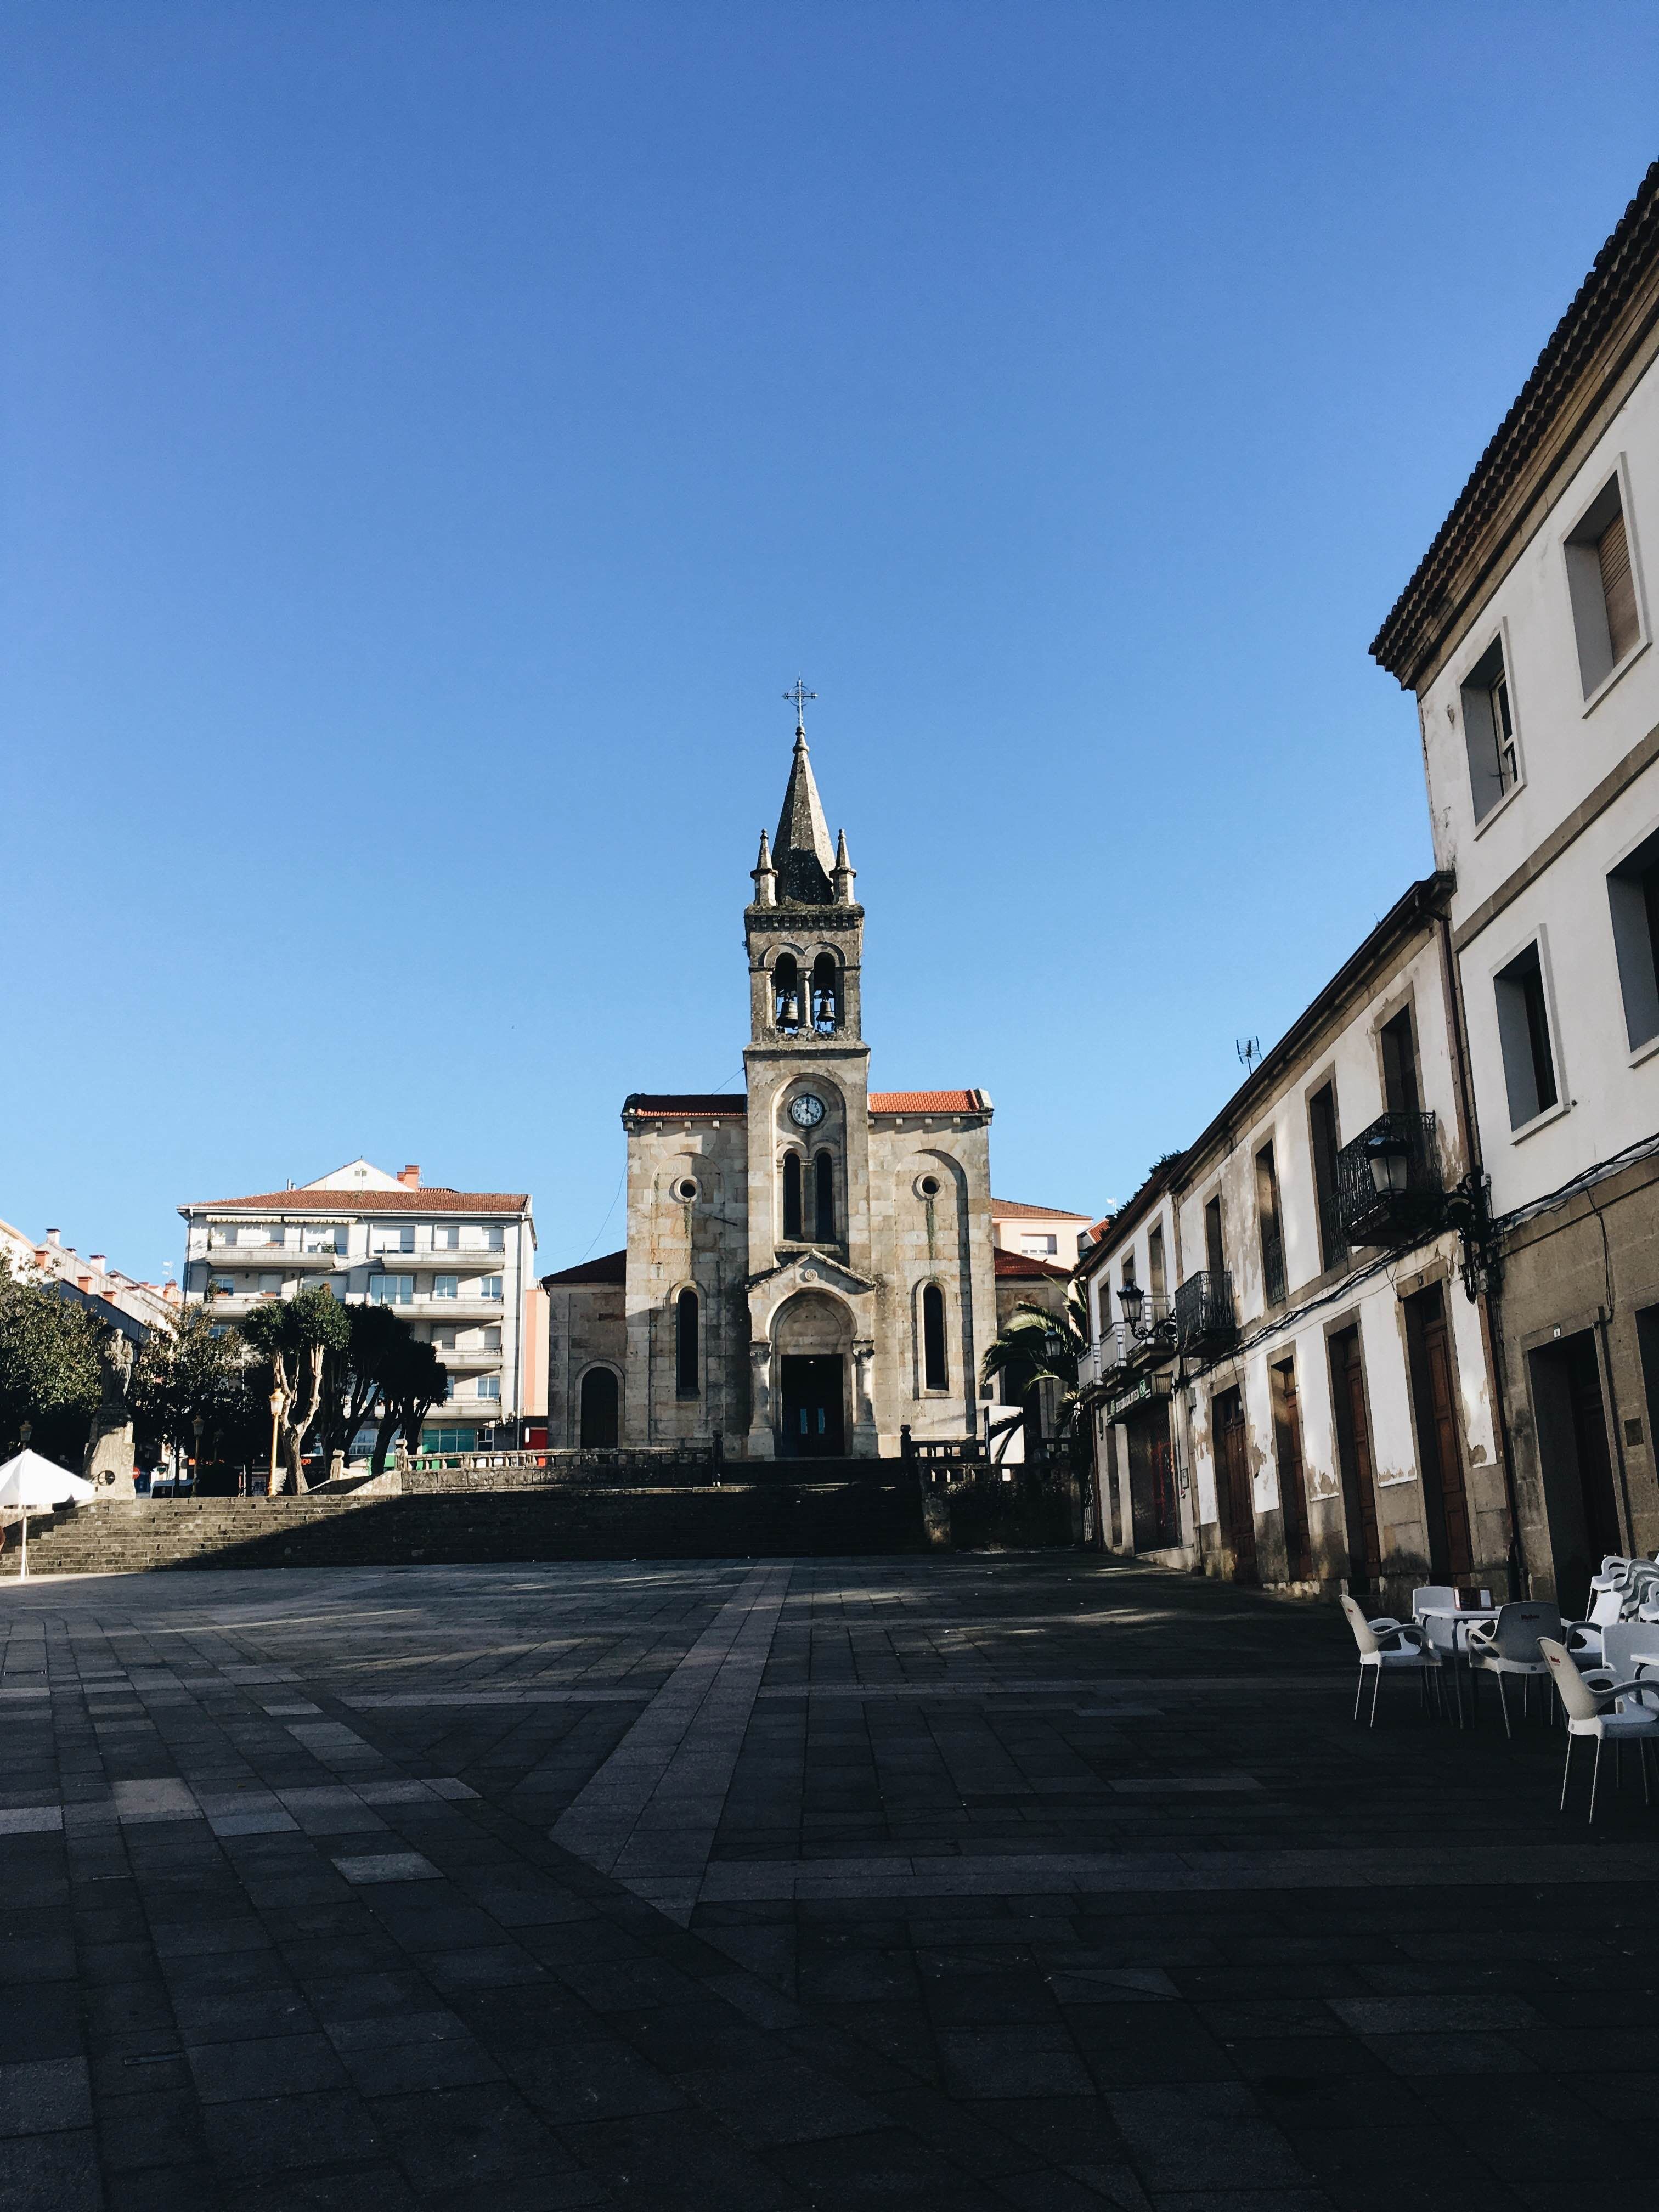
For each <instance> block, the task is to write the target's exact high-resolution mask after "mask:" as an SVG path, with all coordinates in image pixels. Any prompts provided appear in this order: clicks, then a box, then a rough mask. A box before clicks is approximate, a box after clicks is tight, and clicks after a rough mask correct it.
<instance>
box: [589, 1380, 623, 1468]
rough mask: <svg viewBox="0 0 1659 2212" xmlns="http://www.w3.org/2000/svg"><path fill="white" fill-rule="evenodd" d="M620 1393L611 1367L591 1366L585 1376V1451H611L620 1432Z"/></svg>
mask: <svg viewBox="0 0 1659 2212" xmlns="http://www.w3.org/2000/svg"><path fill="white" fill-rule="evenodd" d="M620 1411H621V1394H620V1393H619V1392H618V1390H617V1378H616V1376H614V1375H613V1374H612V1373H611V1370H610V1369H609V1368H608V1367H590V1368H589V1369H588V1370H587V1372H586V1375H584V1376H583V1377H582V1390H581V1430H580V1436H581V1443H582V1449H584V1450H585V1451H609V1450H613V1449H615V1447H616V1445H617V1441H618V1437H619V1431H620V1421H619V1419H618V1415H619V1413H620Z"/></svg>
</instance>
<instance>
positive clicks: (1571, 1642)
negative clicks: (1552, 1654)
mask: <svg viewBox="0 0 1659 2212" xmlns="http://www.w3.org/2000/svg"><path fill="white" fill-rule="evenodd" d="M1591 1596H1592V1602H1591V1605H1590V1609H1589V1612H1588V1613H1586V1614H1585V1616H1584V1618H1583V1620H1569V1621H1567V1622H1565V1624H1564V1626H1563V1628H1562V1641H1563V1642H1564V1643H1565V1645H1566V1647H1567V1650H1569V1651H1570V1652H1571V1655H1572V1659H1573V1663H1574V1664H1575V1665H1576V1666H1579V1667H1599V1666H1601V1664H1602V1662H1603V1656H1604V1655H1603V1649H1602V1643H1601V1638H1602V1635H1603V1633H1604V1632H1605V1631H1606V1630H1607V1629H1608V1628H1611V1627H1613V1626H1617V1624H1618V1623H1619V1622H1620V1621H1621V1620H1623V1619H1624V1617H1625V1612H1624V1607H1625V1600H1624V1595H1623V1593H1622V1592H1621V1591H1619V1590H1616V1589H1612V1588H1611V1587H1609V1588H1608V1589H1594V1588H1593V1587H1592V1592H1591Z"/></svg>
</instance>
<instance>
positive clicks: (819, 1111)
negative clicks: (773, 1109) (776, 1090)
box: [789, 1091, 823, 1129]
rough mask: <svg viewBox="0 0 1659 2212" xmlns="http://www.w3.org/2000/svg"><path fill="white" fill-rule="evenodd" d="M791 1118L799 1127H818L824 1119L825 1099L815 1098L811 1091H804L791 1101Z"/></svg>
mask: <svg viewBox="0 0 1659 2212" xmlns="http://www.w3.org/2000/svg"><path fill="white" fill-rule="evenodd" d="M789 1118H790V1120H791V1121H793V1123H794V1124H795V1126H796V1127H797V1128H799V1129H816V1128H817V1126H818V1123H819V1122H820V1121H823V1099H822V1098H815V1097H813V1096H812V1094H811V1091H802V1093H801V1095H800V1097H799V1098H792V1099H791V1100H790V1101H789Z"/></svg>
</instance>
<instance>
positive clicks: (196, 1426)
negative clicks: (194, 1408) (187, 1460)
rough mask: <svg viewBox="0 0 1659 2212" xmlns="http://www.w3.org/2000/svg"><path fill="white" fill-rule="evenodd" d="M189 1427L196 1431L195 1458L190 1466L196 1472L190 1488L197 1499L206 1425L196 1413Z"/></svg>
mask: <svg viewBox="0 0 1659 2212" xmlns="http://www.w3.org/2000/svg"><path fill="white" fill-rule="evenodd" d="M206 1426H207V1423H206V1422H205V1421H204V1419H202V1417H201V1415H200V1414H199V1413H197V1416H196V1418H195V1419H194V1420H193V1421H192V1422H191V1428H192V1429H193V1430H194V1431H196V1457H195V1460H194V1461H193V1462H192V1465H193V1466H194V1468H195V1470H196V1474H195V1480H194V1481H193V1482H192V1484H191V1488H192V1489H193V1490H194V1492H196V1495H197V1497H198V1498H199V1497H200V1495H201V1492H202V1431H203V1430H204V1428H206Z"/></svg>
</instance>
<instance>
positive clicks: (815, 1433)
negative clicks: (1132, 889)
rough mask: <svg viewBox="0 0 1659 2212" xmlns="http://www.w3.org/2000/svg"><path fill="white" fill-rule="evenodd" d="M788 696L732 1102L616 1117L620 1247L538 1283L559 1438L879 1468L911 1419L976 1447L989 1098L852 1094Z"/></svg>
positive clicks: (865, 1058) (845, 999)
mask: <svg viewBox="0 0 1659 2212" xmlns="http://www.w3.org/2000/svg"><path fill="white" fill-rule="evenodd" d="M794 696H795V701H796V708H797V714H796V729H795V750H794V757H793V761H792V763H791V764H790V769H789V781H788V784H787V788H786V790H785V793H784V799H783V811H782V812H781V815H780V816H779V817H778V829H777V836H775V839H773V841H772V842H770V843H768V842H767V839H766V836H765V834H764V832H763V833H762V836H761V841H760V854H759V858H758V859H757V861H756V863H755V866H754V868H753V871H752V874H753V878H754V895H753V896H752V898H751V899H750V902H749V903H748V905H747V906H746V908H744V942H745V945H746V946H747V950H748V959H749V1042H748V1044H747V1046H746V1047H745V1048H744V1055H743V1057H744V1091H743V1092H742V1093H741V1094H733V1095H732V1096H730V1097H719V1096H708V1095H699V1094H690V1095H678V1094H670V1095H657V1094H653V1093H645V1092H636V1093H635V1094H634V1095H633V1096H632V1097H629V1099H628V1100H627V1101H626V1102H625V1103H624V1104H623V1128H624V1130H625V1131H626V1133H627V1140H628V1231H627V1234H628V1243H627V1247H626V1249H625V1250H623V1251H621V1252H615V1253H611V1254H610V1255H607V1256H605V1257H604V1258H602V1259H599V1260H592V1261H586V1263H585V1264H583V1265H582V1266H580V1267H567V1268H565V1269H564V1270H563V1271H562V1273H556V1274H552V1275H549V1276H546V1277H544V1279H543V1283H544V1288H545V1290H546V1291H547V1292H548V1303H549V1315H548V1324H549V1376H548V1439H547V1440H548V1443H549V1444H550V1446H551V1447H552V1448H554V1449H562V1448H564V1449H568V1448H570V1447H573V1446H587V1447H590V1448H604V1447H607V1446H612V1445H621V1446H622V1447H623V1448H624V1449H665V1448H671V1447H673V1446H675V1445H680V1446H686V1447H693V1448H696V1447H701V1448H703V1449H707V1448H708V1446H709V1445H710V1443H712V1441H713V1439H714V1437H715V1436H716V1435H718V1436H719V1437H720V1439H721V1443H722V1448H723V1449H724V1452H725V1455H726V1457H727V1458H728V1459H731V1460H743V1459H748V1460H769V1459H776V1458H797V1457H805V1456H810V1457H815V1458H816V1457H826V1458H837V1457H847V1456H850V1457H854V1458H872V1457H877V1456H880V1457H887V1456H890V1455H894V1454H896V1453H897V1452H898V1451H899V1449H900V1448H901V1431H902V1429H904V1428H905V1427H907V1426H908V1429H909V1430H910V1431H911V1434H912V1435H913V1436H914V1437H917V1438H939V1439H945V1438H950V1439H956V1440H959V1439H961V1438H963V1437H969V1436H973V1435H975V1434H976V1433H982V1432H983V1426H984V1424H983V1419H982V1416H981V1400H982V1397H983V1398H988V1396H989V1393H988V1392H982V1389H981V1383H980V1379H979V1370H980V1363H981V1360H982V1358H983V1357H984V1354H985V1352H986V1348H987V1346H988V1345H989V1344H990V1342H991V1341H992V1339H993V1337H994V1334H995V1333H996V1328H997V1285H996V1275H997V1262H996V1256H995V1251H994V1236H993V1224H992V1211H993V1209H992V1200H991V1183H990V1133H991V1101H990V1099H989V1098H988V1097H987V1096H986V1094H985V1093H984V1091H974V1090H953V1089H941V1090H938V1091H872V1090H871V1089H870V1088H869V1063H870V1048H869V1046H868V1044H866V1042H865V1038H864V1030H863V1023H862V1018H861V1012H860V974H861V969H862V959H863V945H864V908H862V907H861V906H860V904H859V902H858V900H857V899H856V897H855V896H854V888H853V884H854V870H853V866H852V863H851V861H850V860H849V859H848V850H847V838H846V833H845V832H844V831H843V832H842V835H841V836H840V837H839V839H838V840H837V842H836V843H835V844H834V845H832V844H831V843H830V840H829V829H828V827H827V825H826V823H825V819H824V813H823V806H822V805H821V804H820V802H819V799H818V793H817V784H816V782H815V781H814V780H813V775H812V766H811V760H810V758H809V757H808V752H807V744H806V732H805V726H804V720H803V715H802V702H801V698H800V696H799V687H797V694H796V695H794ZM1044 1272H1045V1273H1047V1272H1052V1273H1054V1274H1056V1275H1060V1273H1062V1272H1063V1271H1062V1270H1060V1268H1058V1267H1056V1268H1054V1269H1053V1270H1046V1269H1045V1270H1044Z"/></svg>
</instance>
